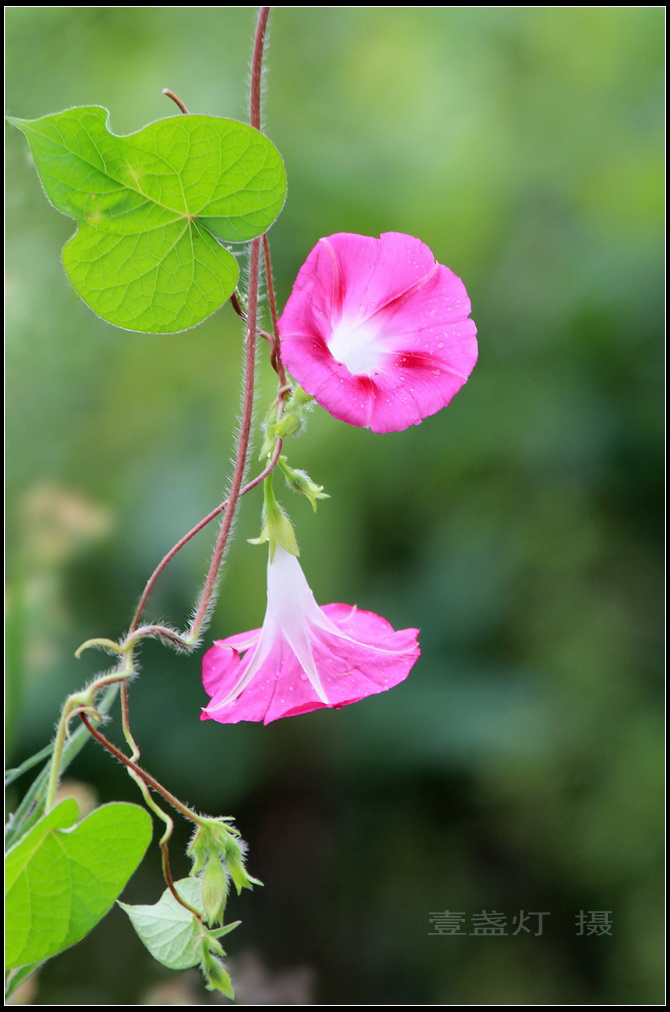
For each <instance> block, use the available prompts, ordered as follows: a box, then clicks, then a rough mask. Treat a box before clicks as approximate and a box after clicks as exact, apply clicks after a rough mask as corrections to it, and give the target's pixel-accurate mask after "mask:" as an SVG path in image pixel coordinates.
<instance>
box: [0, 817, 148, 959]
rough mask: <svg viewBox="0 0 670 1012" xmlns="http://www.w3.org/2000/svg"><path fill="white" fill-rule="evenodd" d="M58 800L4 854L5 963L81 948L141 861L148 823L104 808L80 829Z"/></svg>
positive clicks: (88, 818)
mask: <svg viewBox="0 0 670 1012" xmlns="http://www.w3.org/2000/svg"><path fill="white" fill-rule="evenodd" d="M77 814H78V813H77V805H76V802H75V801H73V800H72V799H71V798H68V799H66V800H65V801H62V802H61V803H60V804H59V805H58V806H57V807H56V808H54V809H53V810H52V811H51V812H49V814H48V815H45V816H44V817H43V818H42V819H40V821H39V822H38V823H37V824H36V825H35V826H33V828H32V829H31V830H30V832H29V833H27V834H26V836H24V837H23V838H22V839H21V840H20V842H19V843H17V844H16V846H15V847H13V848H12V849H11V850H10V851H9V852H8V854H7V861H6V873H5V882H6V885H5V889H6V918H7V934H6V963H7V966H9V967H14V966H23V965H25V964H27V963H36V962H39V961H41V960H44V959H48V958H49V957H50V956H55V955H56V954H57V953H58V952H62V951H63V949H67V948H68V947H69V946H70V945H74V943H75V942H78V941H80V939H82V938H83V937H84V935H86V934H87V933H88V932H89V931H90V930H91V928H93V927H94V926H95V925H96V924H97V923H98V921H99V920H101V919H102V918H103V917H104V916H105V914H106V913H107V911H108V910H109V909H110V907H111V906H112V904H113V902H114V900H115V899H116V898H117V896H118V895H119V893H120V892H121V890H122V889H123V887H124V886H125V884H126V882H127V881H128V879H129V878H130V876H131V875H132V874H133V872H134V871H135V869H136V868H137V866H138V864H139V863H140V861H141V860H142V857H143V856H144V852H145V851H146V849H147V847H148V846H149V841H150V840H151V831H152V827H151V819H150V817H149V815H148V813H147V812H145V811H144V809H143V808H139V807H138V806H137V805H129V804H126V803H121V802H118V803H114V804H110V805H103V806H102V807H101V808H98V809H96V810H95V811H94V812H92V813H91V814H90V815H89V816H88V817H87V818H86V819H84V820H83V822H80V823H79V825H78V826H75V825H74V823H75V822H76V820H77Z"/></svg>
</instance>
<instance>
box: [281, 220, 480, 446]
mask: <svg viewBox="0 0 670 1012" xmlns="http://www.w3.org/2000/svg"><path fill="white" fill-rule="evenodd" d="M469 313H470V300H469V299H468V296H467V292H466V290H465V286H464V285H463V282H462V281H461V280H460V278H458V277H457V276H456V275H455V274H454V273H453V271H450V270H449V268H447V267H444V266H442V265H441V264H436V263H435V260H434V258H433V255H432V253H431V251H430V250H429V248H428V247H427V246H426V245H425V244H424V243H422V242H421V241H420V240H418V239H415V238H413V237H412V236H406V235H402V234H401V233H398V232H387V233H384V234H383V235H382V236H381V237H380V239H373V238H371V237H369V236H357V235H350V234H348V233H338V234H336V235H332V236H329V237H328V238H327V239H321V240H320V241H319V242H318V243H317V245H316V246H315V247H314V249H313V250H312V251H311V253H310V255H309V257H308V258H307V260H306V262H305V264H304V265H303V267H302V268H301V270H300V272H299V274H298V278H297V280H296V283H295V285H294V288H293V291H292V293H291V296H290V298H289V300H288V302H287V304H286V308H285V309H284V312H283V314H282V316H281V318H280V320H279V331H280V336H281V341H282V357H283V360H284V362H285V364H286V367H287V368H288V370H289V371H290V372H291V373H292V374H293V376H295V378H296V379H297V380H298V382H299V383H300V384H301V386H302V387H303V388H304V389H305V390H306V391H307V393H309V394H311V395H312V396H313V397H315V399H316V400H317V401H318V402H319V403H320V404H321V405H322V406H323V407H324V408H326V410H327V411H329V412H330V413H331V414H332V415H333V416H334V417H335V418H339V419H341V420H342V421H346V422H349V423H350V424H352V425H362V426H366V427H368V428H370V429H372V431H373V432H393V431H399V430H401V429H405V428H407V427H408V426H409V425H412V424H416V423H418V422H420V421H421V420H422V419H423V418H426V417H427V416H428V415H431V414H434V413H435V412H436V411H439V410H440V409H441V408H443V407H445V406H446V405H447V404H448V403H449V402H450V401H451V399H452V398H453V396H454V395H455V394H456V393H457V392H458V390H459V389H460V388H461V386H462V385H463V384H464V383H465V381H466V380H467V378H468V376H469V375H470V373H471V371H472V369H473V367H474V365H475V362H476V360H477V342H476V338H475V335H476V328H475V325H474V323H473V322H472V320H469V319H468V315H469Z"/></svg>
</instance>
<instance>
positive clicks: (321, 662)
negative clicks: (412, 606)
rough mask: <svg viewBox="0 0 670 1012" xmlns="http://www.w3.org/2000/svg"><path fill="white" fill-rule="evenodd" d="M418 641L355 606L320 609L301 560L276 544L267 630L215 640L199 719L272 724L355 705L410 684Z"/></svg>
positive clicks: (271, 563) (207, 663)
mask: <svg viewBox="0 0 670 1012" xmlns="http://www.w3.org/2000/svg"><path fill="white" fill-rule="evenodd" d="M417 635H418V630H417V629H402V630H399V631H396V630H394V629H393V628H392V626H391V625H390V624H389V623H388V622H387V621H386V619H384V618H382V617H381V616H380V615H376V614H374V612H370V611H362V610H359V609H358V608H356V607H352V605H348V604H327V605H325V606H324V607H322V608H320V607H319V605H318V604H317V603H316V601H315V600H314V595H313V593H312V591H311V590H310V587H309V585H308V583H307V580H306V579H305V576H304V574H303V571H302V569H301V568H300V563H299V562H298V560H297V558H296V557H295V556H294V555H291V554H290V553H289V552H287V551H286V550H285V549H284V548H283V547H282V546H281V545H276V547H275V549H274V554H272V555H271V558H270V561H269V563H268V595H267V610H266V613H265V620H264V622H263V627H262V628H261V629H254V630H252V631H251V632H247V633H239V634H237V635H235V636H229V637H228V638H227V639H224V640H218V641H217V642H216V643H215V644H214V646H213V647H211V649H210V650H208V651H207V653H206V654H205V656H204V658H203V677H202V680H203V685H204V687H205V690H206V692H207V693H208V695H210V696H211V700H210V702H209V704H208V705H207V706H206V707H204V708H203V712H202V715H201V719H202V720H216V721H218V722H219V723H221V724H236V723H237V722H238V721H241V720H254V721H261V720H262V721H263V723H265V724H269V723H270V722H271V721H273V720H277V719H278V718H279V717H292V716H296V715H297V714H299V713H308V712H309V711H310V710H319V709H322V708H323V707H334V708H339V707H341V706H346V705H347V704H348V703H356V702H358V700H360V699H365V697H366V696H371V695H373V694H374V693H376V692H383V691H384V690H385V689H390V688H391V687H392V686H394V685H397V684H398V683H399V682H402V681H403V680H404V679H405V678H406V677H407V675H408V674H409V672H410V670H411V668H412V667H413V665H414V663H415V661H416V660H417V658H418V657H419V654H420V652H421V651H420V649H419V646H418V643H417Z"/></svg>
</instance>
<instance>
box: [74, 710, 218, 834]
mask: <svg viewBox="0 0 670 1012" xmlns="http://www.w3.org/2000/svg"><path fill="white" fill-rule="evenodd" d="M79 716H80V717H81V720H82V723H83V724H84V725H85V726H86V729H87V730H88V732H89V733H90V734H91V735H93V737H94V738H95V740H96V741H97V742H98V743H99V744H100V745H102V747H103V748H105V749H107V751H108V752H110V753H111V754H112V755H113V756H114V757H115V758H116V759H118V760H119V762H121V763H123V765H124V766H127V767H128V769H129V770H131V771H132V772H133V773H134V774H135V775H136V776H137V777H140V778H141V779H142V781H143V782H144V783H145V784H147V785H148V786H149V787H151V789H152V790H153V791H155V792H156V794H160V796H161V797H162V798H164V799H165V800H166V801H167V803H168V804H169V805H172V807H173V808H175V809H176V810H177V811H178V812H180V813H181V814H182V815H183V816H184V818H186V819H188V820H189V821H190V822H194V823H195V824H196V826H201V825H202V824H203V821H204V820H203V819H202V817H201V816H199V815H198V814H197V813H196V812H194V811H192V809H190V808H188V807H187V806H186V805H184V804H183V803H182V802H181V801H180V800H179V799H178V798H176V797H175V796H174V794H171V793H170V791H168V790H167V788H166V787H163V785H162V784H160V783H159V782H158V780H156V779H155V778H154V777H152V776H151V774H150V773H147V771H146V770H143V769H142V768H141V767H140V766H138V765H137V763H135V762H133V760H132V759H129V758H128V756H125V755H124V754H123V752H122V751H121V750H120V749H118V748H117V747H116V745H114V744H112V742H111V741H110V740H109V738H106V737H105V736H104V734H102V732H101V731H99V730H98V729H97V728H96V727H94V726H93V724H92V723H91V721H90V720H89V717H88V715H87V714H86V713H80V714H79Z"/></svg>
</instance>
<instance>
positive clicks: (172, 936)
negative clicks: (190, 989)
mask: <svg viewBox="0 0 670 1012" xmlns="http://www.w3.org/2000/svg"><path fill="white" fill-rule="evenodd" d="M175 889H176V890H177V892H178V893H179V895H180V896H181V897H182V899H184V900H185V901H186V902H187V903H189V904H190V905H191V906H192V907H195V909H196V910H199V911H201V912H202V900H201V898H200V880H199V879H197V878H183V879H180V880H179V882H175ZM119 906H120V907H122V909H123V910H125V912H126V913H127V914H128V916H129V917H130V920H131V921H132V924H133V927H134V928H135V931H136V932H137V934H138V935H139V936H140V938H141V939H142V941H143V942H144V944H145V945H146V947H147V949H148V950H149V952H150V953H151V955H152V956H153V957H154V959H156V960H157V961H158V962H159V963H162V964H163V966H167V967H169V969H170V970H188V969H189V967H191V966H198V965H199V964H200V962H201V960H202V941H203V929H202V926H201V925H200V924H199V923H198V921H197V919H196V918H195V917H194V916H193V914H192V913H191V912H190V911H189V910H187V909H186V907H183V906H182V905H181V904H180V903H177V901H176V899H175V898H174V896H173V895H172V893H171V892H170V890H169V889H166V890H165V892H164V893H163V895H162V896H161V898H160V899H159V901H158V903H154V904H152V905H150V906H139V905H136V904H131V903H121V902H120V901H119Z"/></svg>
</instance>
